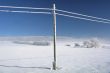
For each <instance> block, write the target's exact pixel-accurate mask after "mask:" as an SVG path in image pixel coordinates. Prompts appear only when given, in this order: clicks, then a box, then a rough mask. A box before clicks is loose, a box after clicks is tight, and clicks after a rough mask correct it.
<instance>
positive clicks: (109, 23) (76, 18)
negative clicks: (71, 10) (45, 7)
mask: <svg viewBox="0 0 110 73" xmlns="http://www.w3.org/2000/svg"><path fill="white" fill-rule="evenodd" d="M56 14H57V15H60V16H65V17H71V18H76V19H82V20H88V21H93V22H100V23H107V24H110V22H106V21H99V20H93V19H88V18H83V17H78V16H71V15H66V14H60V13H56Z"/></svg>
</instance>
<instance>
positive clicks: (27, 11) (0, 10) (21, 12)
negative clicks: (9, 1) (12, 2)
mask: <svg viewBox="0 0 110 73" xmlns="http://www.w3.org/2000/svg"><path fill="white" fill-rule="evenodd" d="M0 12H13V13H32V14H51V12H34V11H18V10H17V11H14V10H0Z"/></svg>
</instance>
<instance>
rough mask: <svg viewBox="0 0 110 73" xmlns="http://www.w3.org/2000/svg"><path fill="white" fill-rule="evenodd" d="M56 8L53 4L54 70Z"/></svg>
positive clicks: (54, 64)
mask: <svg viewBox="0 0 110 73" xmlns="http://www.w3.org/2000/svg"><path fill="white" fill-rule="evenodd" d="M55 10H56V7H55V4H53V24H54V25H53V32H54V36H53V39H54V40H53V45H54V61H53V70H56V12H55Z"/></svg>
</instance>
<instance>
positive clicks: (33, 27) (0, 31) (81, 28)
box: [0, 0, 110, 37]
mask: <svg viewBox="0 0 110 73" xmlns="http://www.w3.org/2000/svg"><path fill="white" fill-rule="evenodd" d="M53 3H55V4H56V8H57V9H61V10H66V11H71V12H77V13H82V14H87V15H92V16H96V17H101V18H107V19H110V0H55V1H54V0H53V1H52V0H0V6H22V7H40V8H52V4H53ZM0 9H1V10H3V8H0ZM15 10H16V9H15ZM19 10H21V9H19ZM22 10H23V9H22ZM34 11H37V10H34ZM52 28H53V17H52V15H45V14H21V13H5V12H0V35H1V36H26V35H29V36H30V35H32V36H33V35H39V36H52V35H53V33H52V32H53V31H52V30H53V29H52ZM57 35H59V36H74V37H110V24H103V23H97V22H91V21H86V20H79V19H74V18H68V17H63V16H57Z"/></svg>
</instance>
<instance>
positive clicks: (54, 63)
mask: <svg viewBox="0 0 110 73" xmlns="http://www.w3.org/2000/svg"><path fill="white" fill-rule="evenodd" d="M53 70H56V62H55V61H54V62H53Z"/></svg>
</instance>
